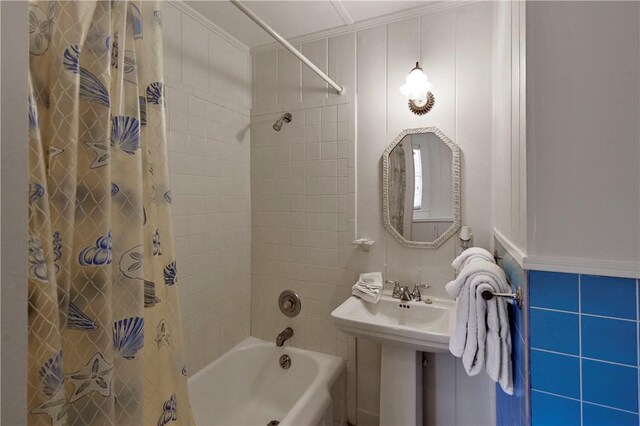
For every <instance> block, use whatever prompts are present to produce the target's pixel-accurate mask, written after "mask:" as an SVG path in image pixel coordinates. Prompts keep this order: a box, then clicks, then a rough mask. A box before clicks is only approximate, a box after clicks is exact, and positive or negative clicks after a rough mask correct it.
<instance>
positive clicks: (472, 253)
mask: <svg viewBox="0 0 640 426" xmlns="http://www.w3.org/2000/svg"><path fill="white" fill-rule="evenodd" d="M480 259H483V260H486V261H488V262H493V263H496V261H495V259H494V258H493V255H492V254H491V253H489V252H488V251H487V250H485V249H483V248H480V247H471V248H468V249H466V250H465V251H463V252H462V254H460V256H458V257H456V258H455V260H454V261H453V262H452V263H451V266H453V269H455V270H456V272H459V271H460V270H461V269H462V268H464V267H465V266H467V265H468V264H470V263H471V262H475V261H476V260H480Z"/></svg>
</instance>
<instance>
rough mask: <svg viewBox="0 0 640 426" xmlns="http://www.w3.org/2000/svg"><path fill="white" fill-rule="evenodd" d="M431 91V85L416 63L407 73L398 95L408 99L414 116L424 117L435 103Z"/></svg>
mask: <svg viewBox="0 0 640 426" xmlns="http://www.w3.org/2000/svg"><path fill="white" fill-rule="evenodd" d="M431 89H433V84H431V82H430V81H429V79H428V78H427V75H426V74H425V73H424V71H422V68H420V64H419V63H418V62H416V66H415V67H414V68H413V69H412V70H411V72H409V74H408V75H407V79H406V82H405V83H404V85H402V87H401V88H400V93H402V94H403V95H404V96H406V97H407V98H408V99H409V109H410V110H411V112H413V113H414V114H416V115H424V114H426V113H428V112H429V111H430V110H431V108H433V104H435V102H436V99H435V97H434V96H433V93H431Z"/></svg>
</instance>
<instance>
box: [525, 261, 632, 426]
mask: <svg viewBox="0 0 640 426" xmlns="http://www.w3.org/2000/svg"><path fill="white" fill-rule="evenodd" d="M527 283H528V288H529V330H530V333H529V343H530V347H529V359H530V374H531V379H530V380H531V423H532V424H533V425H582V426H591V425H594V426H595V425H598V426H607V425H611V426H623V425H634V426H638V425H639V421H640V420H639V416H638V404H639V401H638V382H639V377H638V371H639V367H640V364H639V359H640V357H639V354H638V335H639V329H638V328H639V326H640V324H639V322H638V320H639V318H638V298H639V296H640V294H639V288H638V287H639V283H638V280H635V279H624V278H612V277H601V276H593V275H578V274H565V273H557V272H541V271H529V272H528V280H527Z"/></svg>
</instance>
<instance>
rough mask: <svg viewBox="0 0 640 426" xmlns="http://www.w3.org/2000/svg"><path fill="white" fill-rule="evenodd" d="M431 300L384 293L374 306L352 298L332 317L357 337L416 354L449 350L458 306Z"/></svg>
mask: <svg viewBox="0 0 640 426" xmlns="http://www.w3.org/2000/svg"><path fill="white" fill-rule="evenodd" d="M431 300H432V303H431V304H426V303H425V302H404V301H400V300H398V299H393V298H392V297H391V296H389V295H386V294H384V295H383V296H382V297H381V298H380V302H378V304H376V305H374V304H372V303H368V302H365V301H363V300H362V299H359V298H357V297H355V296H351V297H350V298H349V299H347V300H346V301H345V302H344V303H343V304H342V305H340V306H338V307H337V308H336V309H335V310H334V311H333V312H332V313H331V317H332V318H333V321H334V323H335V324H336V327H337V328H338V329H339V330H341V331H343V332H345V333H348V334H351V335H354V336H356V337H361V338H365V339H371V340H375V341H377V342H379V343H383V344H392V345H397V346H404V347H409V348H411V349H413V350H415V351H424V352H444V351H448V350H449V337H450V336H451V332H452V330H453V326H454V320H455V303H454V302H453V301H449V300H440V299H431Z"/></svg>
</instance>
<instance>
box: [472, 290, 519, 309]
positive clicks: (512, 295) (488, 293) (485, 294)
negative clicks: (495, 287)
mask: <svg viewBox="0 0 640 426" xmlns="http://www.w3.org/2000/svg"><path fill="white" fill-rule="evenodd" d="M494 296H495V297H508V298H509V299H511V300H515V302H516V305H518V309H522V297H521V295H520V288H518V289H517V290H516V292H515V293H494V292H492V291H491V290H485V291H483V292H482V298H483V299H484V300H491V299H493V297H494Z"/></svg>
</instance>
